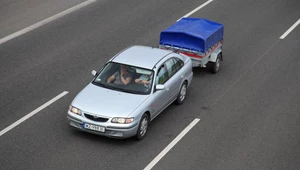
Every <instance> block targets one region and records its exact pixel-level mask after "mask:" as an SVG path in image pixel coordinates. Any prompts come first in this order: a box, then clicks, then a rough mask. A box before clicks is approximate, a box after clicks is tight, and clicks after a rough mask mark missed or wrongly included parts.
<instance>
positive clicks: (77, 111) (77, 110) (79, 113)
mask: <svg viewBox="0 0 300 170" xmlns="http://www.w3.org/2000/svg"><path fill="white" fill-rule="evenodd" d="M69 110H70V112H72V113H75V114H78V115H81V110H80V109H78V108H76V107H74V106H72V105H70V107H69Z"/></svg>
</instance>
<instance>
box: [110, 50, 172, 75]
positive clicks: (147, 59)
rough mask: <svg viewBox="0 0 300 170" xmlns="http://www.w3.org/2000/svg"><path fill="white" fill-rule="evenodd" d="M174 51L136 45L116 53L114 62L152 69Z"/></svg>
mask: <svg viewBox="0 0 300 170" xmlns="http://www.w3.org/2000/svg"><path fill="white" fill-rule="evenodd" d="M170 53H172V51H169V50H163V49H159V48H154V47H148V46H141V45H135V46H131V47H129V48H127V49H125V50H124V51H122V52H120V53H119V54H117V55H116V57H115V58H113V59H112V61H113V62H117V63H122V64H127V65H132V66H137V67H142V68H147V69H152V68H153V67H154V66H155V65H156V64H157V62H159V61H160V60H161V59H162V58H164V57H165V56H166V55H168V54H170Z"/></svg>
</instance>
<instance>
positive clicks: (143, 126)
mask: <svg viewBox="0 0 300 170" xmlns="http://www.w3.org/2000/svg"><path fill="white" fill-rule="evenodd" d="M149 121H150V119H149V116H148V114H146V113H144V114H143V116H142V118H141V120H140V123H139V127H138V130H137V134H136V138H137V140H142V139H144V138H145V136H146V133H147V130H148V125H149Z"/></svg>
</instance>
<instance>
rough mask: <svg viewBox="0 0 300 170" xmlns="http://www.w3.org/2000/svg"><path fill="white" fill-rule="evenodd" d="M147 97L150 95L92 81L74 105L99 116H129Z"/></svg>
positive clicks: (75, 99) (74, 101)
mask: <svg viewBox="0 0 300 170" xmlns="http://www.w3.org/2000/svg"><path fill="white" fill-rule="evenodd" d="M147 97H148V95H140V94H131V93H126V92H120V91H115V90H111V89H107V88H104V87H99V86H96V85H94V84H92V83H90V84H89V85H87V86H86V87H85V88H84V89H83V90H82V91H81V92H79V93H78V95H77V96H76V97H75V98H74V100H73V102H72V105H73V106H74V107H77V108H79V109H81V110H82V111H83V112H89V113H92V114H96V115H99V116H106V117H127V116H128V115H129V114H131V113H132V112H133V111H134V110H135V109H136V108H137V107H138V106H139V105H141V104H142V103H143V102H144V101H145V100H146V99H147Z"/></svg>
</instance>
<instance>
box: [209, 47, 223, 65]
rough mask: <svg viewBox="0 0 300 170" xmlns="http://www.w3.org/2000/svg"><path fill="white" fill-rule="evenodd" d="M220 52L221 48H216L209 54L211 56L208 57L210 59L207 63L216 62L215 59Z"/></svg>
mask: <svg viewBox="0 0 300 170" xmlns="http://www.w3.org/2000/svg"><path fill="white" fill-rule="evenodd" d="M221 52H222V49H221V47H218V48H216V49H215V50H214V51H213V52H212V53H211V55H210V57H209V61H210V62H216V60H217V57H218V54H219V53H221ZM221 60H223V59H222V58H221Z"/></svg>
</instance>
